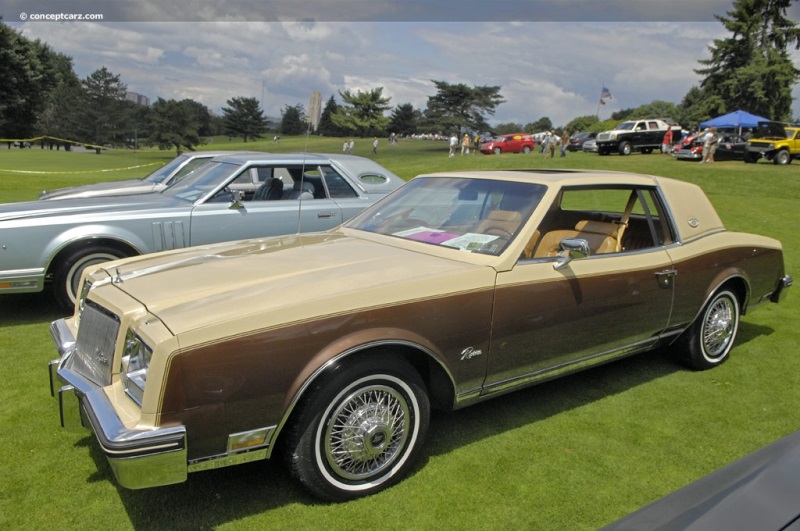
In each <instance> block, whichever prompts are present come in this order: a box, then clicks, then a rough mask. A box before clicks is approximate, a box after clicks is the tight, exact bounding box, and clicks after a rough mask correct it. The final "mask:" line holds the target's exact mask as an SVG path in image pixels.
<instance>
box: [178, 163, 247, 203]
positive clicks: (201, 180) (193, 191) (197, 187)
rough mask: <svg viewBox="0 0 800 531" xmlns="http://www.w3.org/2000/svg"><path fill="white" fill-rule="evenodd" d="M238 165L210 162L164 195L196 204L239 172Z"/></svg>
mask: <svg viewBox="0 0 800 531" xmlns="http://www.w3.org/2000/svg"><path fill="white" fill-rule="evenodd" d="M239 168H240V166H239V165H238V164H230V163H226V162H213V161H212V162H208V163H207V164H205V165H203V166H201V167H200V168H198V169H197V171H195V172H193V173H190V174H189V175H187V176H186V177H184V178H183V179H181V180H180V181H178V182H176V183H174V184H172V185H170V186H169V187H167V189H166V190H164V191H163V192H162V193H163V194H164V195H168V196H170V197H175V198H177V199H183V200H184V201H188V202H190V203H194V202H195V201H197V200H198V199H200V198H202V197H204V196H205V195H207V194H208V193H209V192H211V191H213V190H215V189H217V188H219V187H220V186H221V185H222V184H223V183H225V182H227V181H228V179H229V177H231V176H232V175H233V174H234V173H235V172H237V171H238V170H239Z"/></svg>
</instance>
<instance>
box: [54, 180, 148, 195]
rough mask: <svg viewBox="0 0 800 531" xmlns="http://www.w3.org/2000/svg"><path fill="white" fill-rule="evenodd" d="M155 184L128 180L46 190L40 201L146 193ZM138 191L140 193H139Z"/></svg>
mask: <svg viewBox="0 0 800 531" xmlns="http://www.w3.org/2000/svg"><path fill="white" fill-rule="evenodd" d="M153 187H154V184H153V183H149V182H147V181H144V180H142V179H126V180H124V181H111V182H102V183H94V184H85V185H82V186H70V187H68V188H58V189H56V190H50V191H47V190H45V191H44V192H42V195H40V196H39V199H58V198H60V197H63V196H75V197H79V196H81V197H92V195H94V194H103V193H105V192H108V191H111V190H121V191H122V190H123V189H124V191H125V193H127V194H134V193H145V192H150V191H152V190H153ZM137 190H138V191H137Z"/></svg>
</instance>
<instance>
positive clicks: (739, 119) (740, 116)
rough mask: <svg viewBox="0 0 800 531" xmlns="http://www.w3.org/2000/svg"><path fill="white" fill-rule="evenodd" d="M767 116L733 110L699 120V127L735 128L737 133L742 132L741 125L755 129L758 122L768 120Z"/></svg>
mask: <svg viewBox="0 0 800 531" xmlns="http://www.w3.org/2000/svg"><path fill="white" fill-rule="evenodd" d="M768 121H769V119H768V118H764V117H762V116H756V115H755V114H750V113H749V112H745V111H734V112H732V113H728V114H723V115H722V116H717V117H716V118H712V119H711V120H706V121H705V122H700V129H705V128H706V127H716V128H717V129H737V130H738V131H739V134H740V135H741V134H742V128H743V127H750V128H753V129H755V128H756V127H758V122H768Z"/></svg>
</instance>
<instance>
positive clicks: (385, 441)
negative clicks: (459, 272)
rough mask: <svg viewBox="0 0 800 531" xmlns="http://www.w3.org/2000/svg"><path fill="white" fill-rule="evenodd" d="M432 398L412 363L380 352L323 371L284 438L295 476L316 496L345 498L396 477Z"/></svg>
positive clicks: (410, 458)
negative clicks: (429, 396)
mask: <svg viewBox="0 0 800 531" xmlns="http://www.w3.org/2000/svg"><path fill="white" fill-rule="evenodd" d="M429 420H430V401H429V399H428V395H427V391H426V388H425V384H424V383H423V381H422V379H421V378H420V375H419V373H417V371H416V370H415V369H414V367H413V366H411V365H410V364H408V363H406V362H405V361H403V360H402V359H399V358H395V357H393V356H390V355H388V354H387V355H384V354H382V353H381V354H377V355H374V356H371V357H369V358H363V359H360V360H358V361H356V362H352V363H342V364H339V365H337V366H335V367H334V368H332V369H331V370H330V371H329V372H328V373H326V374H325V375H323V376H321V377H320V378H319V379H318V380H317V382H315V385H314V387H313V388H312V389H311V390H310V391H309V394H308V396H307V398H306V399H305V400H304V401H303V403H302V405H301V406H299V410H298V413H297V415H296V416H295V418H294V420H293V422H292V425H291V428H290V431H289V434H288V439H287V442H286V447H285V450H286V451H287V454H286V457H287V460H288V463H289V466H290V468H291V471H292V475H293V476H294V477H295V478H297V479H298V480H299V481H300V482H301V483H303V485H304V486H305V487H306V488H308V489H309V490H310V491H311V492H312V493H313V494H315V495H316V496H318V497H320V498H322V499H325V500H329V501H343V500H350V499H353V498H358V497H361V496H368V495H370V494H374V493H376V492H379V491H381V490H383V489H385V488H387V487H389V486H391V485H394V484H395V483H397V482H398V481H400V480H401V479H402V478H403V477H404V476H405V475H406V474H407V473H408V471H409V469H410V468H411V467H412V466H413V464H414V461H415V459H416V457H417V455H419V452H420V448H421V447H422V444H423V441H424V440H425V433H426V432H427V430H428V423H429Z"/></svg>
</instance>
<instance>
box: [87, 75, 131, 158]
mask: <svg viewBox="0 0 800 531" xmlns="http://www.w3.org/2000/svg"><path fill="white" fill-rule="evenodd" d="M81 84H82V86H83V90H84V92H85V94H86V104H87V105H86V107H85V109H84V119H83V130H84V134H85V137H86V138H88V139H89V141H90V142H92V143H93V144H95V145H106V144H112V143H116V144H121V143H124V140H125V137H126V136H127V135H126V131H127V129H128V127H127V124H126V119H127V118H128V113H127V112H126V111H127V110H128V109H129V106H128V105H126V103H125V93H126V92H127V90H128V87H127V86H126V85H125V84H124V83H122V81H121V80H120V76H119V75H118V74H113V73H111V72H110V71H109V70H108V69H107V68H106V67H105V66H104V67H102V68H100V69H98V70H95V71H94V72H92V73H91V74H90V75H89V76H88V77H86V79H84V80H83V81H82V82H81ZM129 103H130V102H129Z"/></svg>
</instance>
